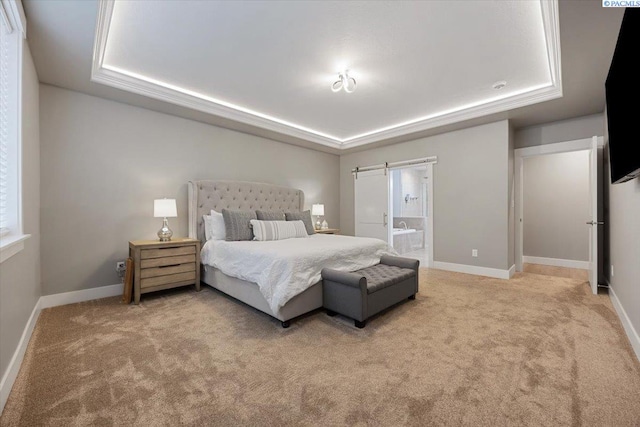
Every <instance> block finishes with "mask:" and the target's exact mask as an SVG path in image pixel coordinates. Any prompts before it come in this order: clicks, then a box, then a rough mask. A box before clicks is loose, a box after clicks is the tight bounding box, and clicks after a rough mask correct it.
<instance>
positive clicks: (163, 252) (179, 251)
mask: <svg viewBox="0 0 640 427" xmlns="http://www.w3.org/2000/svg"><path fill="white" fill-rule="evenodd" d="M195 253H196V247H195V246H193V245H191V246H182V247H178V248H158V249H142V250H141V251H140V259H149V258H164V257H167V256H178V255H188V254H195Z"/></svg>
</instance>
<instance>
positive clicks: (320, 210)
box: [311, 204, 324, 230]
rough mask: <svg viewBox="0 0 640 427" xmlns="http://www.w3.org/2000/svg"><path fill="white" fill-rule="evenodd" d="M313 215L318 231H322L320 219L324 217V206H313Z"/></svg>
mask: <svg viewBox="0 0 640 427" xmlns="http://www.w3.org/2000/svg"><path fill="white" fill-rule="evenodd" d="M311 215H315V216H316V230H320V228H322V222H321V221H320V217H321V216H324V205H322V204H316V205H311Z"/></svg>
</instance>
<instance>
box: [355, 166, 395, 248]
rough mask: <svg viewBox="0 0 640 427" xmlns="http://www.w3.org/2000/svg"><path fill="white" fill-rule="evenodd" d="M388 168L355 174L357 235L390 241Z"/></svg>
mask: <svg viewBox="0 0 640 427" xmlns="http://www.w3.org/2000/svg"><path fill="white" fill-rule="evenodd" d="M385 172H386V169H376V170H372V171H367V172H359V173H358V174H357V175H354V192H355V209H354V211H355V226H356V236H358V237H375V238H376V239H381V240H384V241H385V242H387V243H389V176H388V175H387V174H386V173H385Z"/></svg>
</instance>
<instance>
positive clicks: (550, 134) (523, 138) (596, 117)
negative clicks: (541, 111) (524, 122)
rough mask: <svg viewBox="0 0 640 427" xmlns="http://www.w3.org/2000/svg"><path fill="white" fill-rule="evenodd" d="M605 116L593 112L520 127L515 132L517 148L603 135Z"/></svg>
mask: <svg viewBox="0 0 640 427" xmlns="http://www.w3.org/2000/svg"><path fill="white" fill-rule="evenodd" d="M603 117H604V116H603V115H602V114H593V115H590V116H583V117H577V118H574V119H569V120H561V121H558V122H552V123H545V124H542V125H538V126H531V127H527V128H522V129H518V130H517V131H516V133H515V148H525V147H533V146H536V145H544V144H553V143H554V142H565V141H572V140H575V139H583V138H590V137H592V136H594V135H598V136H602V121H603Z"/></svg>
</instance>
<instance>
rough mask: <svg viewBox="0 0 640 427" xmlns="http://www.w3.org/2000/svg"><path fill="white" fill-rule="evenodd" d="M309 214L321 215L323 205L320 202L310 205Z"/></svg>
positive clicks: (322, 213)
mask: <svg viewBox="0 0 640 427" xmlns="http://www.w3.org/2000/svg"><path fill="white" fill-rule="evenodd" d="M311 215H319V216H323V215H324V205H321V204H317V205H311Z"/></svg>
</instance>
